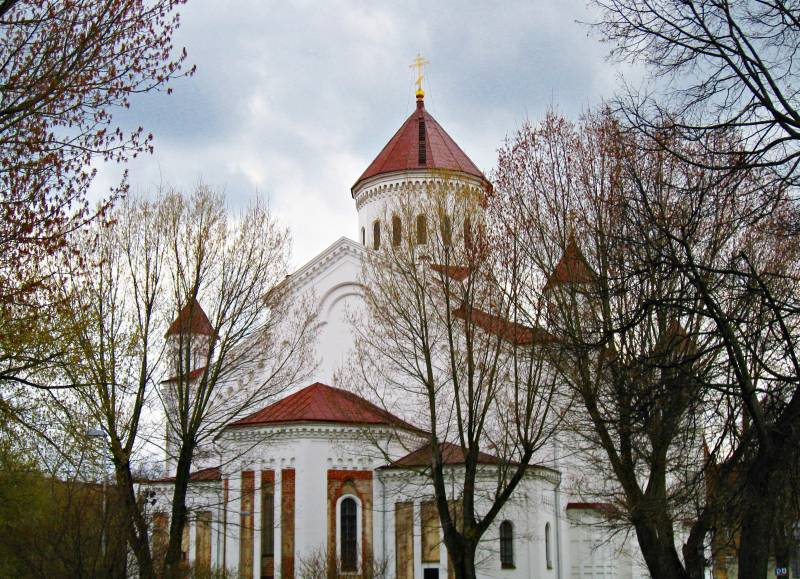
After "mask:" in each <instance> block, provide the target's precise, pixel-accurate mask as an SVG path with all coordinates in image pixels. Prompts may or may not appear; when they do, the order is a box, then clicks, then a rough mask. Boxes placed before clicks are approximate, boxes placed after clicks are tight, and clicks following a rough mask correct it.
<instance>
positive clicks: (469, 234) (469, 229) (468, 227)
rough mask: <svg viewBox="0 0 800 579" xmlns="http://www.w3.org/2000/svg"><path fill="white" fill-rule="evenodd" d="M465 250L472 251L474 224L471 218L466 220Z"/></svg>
mask: <svg viewBox="0 0 800 579" xmlns="http://www.w3.org/2000/svg"><path fill="white" fill-rule="evenodd" d="M464 248H465V249H472V223H471V222H470V220H469V216H467V217H465V218H464Z"/></svg>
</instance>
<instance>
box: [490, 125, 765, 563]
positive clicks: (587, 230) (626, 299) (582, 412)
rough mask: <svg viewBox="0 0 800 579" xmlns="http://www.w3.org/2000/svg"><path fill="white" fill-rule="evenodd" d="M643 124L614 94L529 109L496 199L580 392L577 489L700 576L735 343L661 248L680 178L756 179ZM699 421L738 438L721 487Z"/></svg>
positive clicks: (720, 228)
mask: <svg viewBox="0 0 800 579" xmlns="http://www.w3.org/2000/svg"><path fill="white" fill-rule="evenodd" d="M673 138H676V139H677V137H674V136H673ZM643 140H646V137H637V136H636V135H635V134H631V133H629V132H626V131H624V130H623V128H622V127H621V126H620V124H619V122H618V121H617V119H616V118H615V117H614V116H613V115H612V114H611V113H610V112H609V111H607V110H605V111H601V112H600V113H587V114H586V115H584V117H583V118H582V120H581V121H580V123H578V124H577V125H575V124H572V123H570V122H568V121H567V120H565V119H564V118H561V117H559V116H557V115H556V114H554V113H551V114H549V115H548V116H547V117H546V118H545V119H544V120H543V121H542V122H541V124H539V125H537V126H532V125H530V124H526V125H524V126H523V127H522V128H521V129H520V130H519V131H518V133H517V134H516V135H515V136H514V137H513V138H512V139H511V140H510V141H509V142H508V143H506V145H505V146H504V147H503V148H502V149H501V150H500V156H499V163H498V170H497V174H496V175H495V177H496V181H497V187H496V195H495V196H494V197H493V199H492V205H493V211H492V213H493V214H496V215H497V216H498V219H499V220H500V221H501V222H502V223H503V224H504V225H505V226H506V227H507V229H508V230H509V234H512V233H513V235H514V236H515V237H516V238H518V239H519V247H520V252H521V253H522V254H523V255H524V260H521V262H524V263H525V267H526V268H528V269H530V270H531V272H532V273H531V274H530V276H529V277H530V279H531V283H532V284H534V288H533V290H532V291H538V292H541V293H542V294H543V298H544V299H545V300H546V302H547V304H548V305H547V311H548V316H547V322H548V325H547V329H548V331H549V332H551V333H552V334H553V336H554V337H555V338H556V339H557V342H558V348H557V349H555V350H553V351H554V353H555V357H554V358H553V366H554V367H555V368H557V370H558V372H559V377H560V379H561V380H562V381H563V383H564V384H565V385H568V386H569V387H571V388H572V389H573V390H574V392H575V393H576V396H577V397H578V399H579V400H580V402H581V404H579V405H577V406H576V408H575V412H573V413H572V414H571V420H570V421H569V426H570V430H571V431H572V432H573V433H574V434H576V435H577V439H575V440H574V441H573V443H572V444H573V445H574V446H575V449H576V450H577V451H578V452H579V453H580V454H581V456H582V458H583V460H584V461H586V464H587V465H588V467H589V468H593V469H594V475H595V481H599V484H598V482H595V484H593V485H590V486H589V487H587V488H586V489H583V490H584V492H587V493H590V494H592V495H593V496H594V497H601V498H603V500H606V501H608V502H610V503H611V505H612V508H611V509H609V510H608V511H607V512H606V515H607V516H608V517H609V519H610V520H617V521H619V522H622V523H623V524H625V525H629V526H630V527H632V528H633V529H634V530H635V533H636V536H637V539H638V543H639V546H640V548H641V551H642V554H643V556H644V559H645V562H646V564H647V566H648V569H649V571H650V573H651V574H652V576H653V577H670V578H672V577H694V578H700V577H702V576H703V569H704V567H705V561H704V554H703V552H704V546H705V544H706V541H707V540H708V538H709V533H710V532H711V531H712V530H713V528H714V525H715V521H717V520H718V519H717V510H718V508H719V507H720V504H718V501H719V502H722V500H723V493H722V490H723V488H724V487H725V485H724V484H723V483H724V481H725V480H727V479H729V478H730V474H731V471H730V469H731V467H732V466H733V464H735V463H737V461H739V460H741V457H740V456H739V453H741V449H740V448H739V443H738V442H737V441H734V440H731V439H730V438H729V437H728V432H729V429H730V428H732V427H733V426H735V423H736V421H737V419H738V415H737V414H736V412H735V411H732V412H725V410H726V409H728V408H730V404H731V403H732V402H733V404H734V406H735V401H731V400H730V399H729V398H727V397H726V395H725V393H724V384H725V383H726V382H725V380H726V379H727V377H728V376H727V374H726V371H725V368H726V366H727V363H728V358H727V355H726V352H725V347H724V344H723V342H724V340H723V339H722V337H721V336H720V335H719V334H718V333H717V331H716V328H715V326H714V323H713V320H712V319H710V318H709V316H708V312H707V310H706V307H705V305H704V298H703V295H702V292H701V290H700V289H699V288H698V287H697V286H696V284H694V283H692V282H691V280H690V279H688V278H687V277H686V276H685V275H684V271H683V270H682V269H681V268H680V267H678V266H677V264H676V262H675V261H674V260H666V259H665V258H664V256H662V255H661V253H662V252H663V250H664V247H665V245H668V242H667V241H666V240H665V237H664V236H665V235H666V234H665V232H667V231H672V232H675V231H681V230H683V228H684V227H687V223H690V222H691V221H692V219H693V215H694V212H695V211H696V210H697V207H696V206H694V205H693V203H692V202H691V201H688V200H687V197H686V195H687V192H690V191H708V190H715V191H719V192H722V191H725V194H726V195H727V196H728V197H729V199H735V198H748V195H746V194H743V193H749V192H750V191H751V190H752V189H753V184H752V183H747V182H746V181H742V179H741V178H739V177H738V176H737V177H731V175H730V174H729V178H728V179H726V180H720V179H719V178H718V175H717V173H716V172H714V171H711V170H701V169H698V168H697V167H695V166H692V165H690V164H687V163H684V162H682V161H680V159H679V158H678V157H675V156H672V155H669V154H666V153H664V152H658V150H657V147H656V146H655V145H654V144H653V143H647V142H644V143H643V142H642V141H643ZM671 146H672V147H673V148H674V149H676V150H678V149H681V148H682V150H683V151H684V152H686V153H687V154H694V151H696V150H699V149H700V148H701V147H699V146H697V145H695V144H693V143H687V142H686V141H682V142H677V141H676V142H674V143H672V144H671ZM717 146H722V143H717ZM727 146H729V147H730V146H735V144H734V143H733V142H732V140H730V139H729V140H728V141H727ZM693 150H694V151H693ZM643 204H646V207H647V208H649V209H646V208H645V205H643ZM717 210H718V211H717V212H716V213H712V214H704V215H705V217H704V219H705V221H704V222H703V231H707V232H708V233H709V235H713V236H714V239H713V240H712V239H707V240H705V241H706V242H703V243H701V242H699V240H696V241H697V242H696V243H695V241H693V242H692V247H693V248H694V250H695V251H696V252H697V256H698V259H699V260H702V261H703V262H704V263H708V262H711V261H715V262H716V263H718V260H719V259H720V256H721V255H722V253H721V252H722V251H723V244H724V239H725V238H726V236H728V235H730V234H731V233H732V231H731V229H730V228H728V227H727V225H728V224H729V222H728V221H726V219H725V208H724V207H722V206H720V207H717ZM656 211H657V212H658V213H657V214H655V212H656ZM752 331H756V330H755V327H754V328H753V329H752ZM720 392H723V393H720ZM704 436H707V437H709V439H710V440H716V441H718V443H719V446H718V447H717V450H719V452H720V453H723V448H724V454H725V455H726V457H728V456H729V455H728V453H729V452H730V453H731V454H732V457H731V458H730V464H729V466H728V467H726V469H725V472H724V473H723V472H720V473H719V474H720V476H719V477H718V479H717V482H718V483H719V484H718V485H717V490H718V491H719V492H718V493H716V495H714V496H712V495H710V494H709V493H708V490H707V487H706V476H705V475H706V472H707V467H708V465H707V458H708V457H707V456H706V455H704V454H703V437H704ZM723 440H724V441H725V442H722V441H723ZM608 480H610V481H613V484H608V482H607V481H608ZM712 498H713V499H718V501H717V500H711V499H712ZM676 544H681V545H682V549H680V550H679V549H678V548H676Z"/></svg>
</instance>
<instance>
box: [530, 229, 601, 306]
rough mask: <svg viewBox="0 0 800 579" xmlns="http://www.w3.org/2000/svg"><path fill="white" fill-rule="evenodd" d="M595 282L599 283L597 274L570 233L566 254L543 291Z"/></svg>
mask: <svg viewBox="0 0 800 579" xmlns="http://www.w3.org/2000/svg"><path fill="white" fill-rule="evenodd" d="M595 281H597V274H596V273H594V271H593V270H592V268H591V266H590V265H589V263H588V262H587V261H586V258H585V257H584V256H583V253H582V252H581V250H580V248H579V247H578V244H577V242H576V241H575V234H574V233H573V232H572V231H570V233H569V237H568V239H567V245H566V247H565V248H564V253H563V254H562V255H561V259H559V260H558V263H556V266H555V267H554V268H553V271H552V273H551V274H550V275H549V276H548V278H547V283H545V284H544V288H543V289H544V291H545V292H546V291H549V290H552V289H554V288H556V287H558V286H564V285H573V284H574V285H590V284H593V283H594V282H595Z"/></svg>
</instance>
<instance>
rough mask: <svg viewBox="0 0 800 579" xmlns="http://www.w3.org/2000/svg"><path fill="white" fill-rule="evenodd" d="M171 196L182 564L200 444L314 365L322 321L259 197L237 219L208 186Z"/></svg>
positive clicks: (173, 397) (170, 394) (170, 420)
mask: <svg viewBox="0 0 800 579" xmlns="http://www.w3.org/2000/svg"><path fill="white" fill-rule="evenodd" d="M165 205H166V210H167V224H166V225H167V236H168V239H169V240H170V243H169V250H168V252H167V254H166V259H167V261H168V263H169V269H170V283H169V287H170V288H171V292H172V303H173V304H174V305H175V306H177V307H176V308H175V310H174V311H175V312H176V321H177V322H178V324H179V326H178V328H177V329H178V332H177V334H176V335H175V337H174V338H173V339H174V340H175V343H173V344H171V345H170V348H171V352H170V353H169V356H170V358H171V359H170V360H169V362H168V364H172V368H173V369H174V372H175V373H174V375H173V376H172V377H171V379H169V380H167V381H165V382H164V383H163V385H162V390H161V392H162V399H163V401H164V407H165V410H166V418H167V429H168V431H167V441H168V448H167V452H168V453H170V454H171V455H172V456H173V458H174V459H175V461H176V469H175V493H174V495H173V498H172V520H171V525H170V541H169V546H168V548H167V553H166V561H165V563H166V567H167V570H168V571H169V572H170V573H176V572H177V571H178V565H179V563H180V556H181V537H182V532H183V525H184V524H185V520H186V493H187V489H188V484H189V474H190V469H191V467H192V463H193V460H194V458H195V456H196V454H197V452H198V449H201V448H202V447H203V446H204V445H206V446H207V445H208V444H210V442H211V441H212V439H213V438H214V437H215V436H216V435H217V434H219V433H220V431H221V430H222V429H223V428H224V427H225V426H226V425H227V424H228V423H229V422H230V421H231V420H233V419H234V418H236V417H241V416H242V415H243V414H246V413H248V412H253V411H255V410H256V409H259V408H261V407H262V406H263V405H264V404H265V403H266V401H267V399H268V398H271V397H274V396H276V395H278V394H280V393H281V392H283V391H284V390H286V389H287V388H289V387H291V386H293V385H295V384H297V383H298V382H299V381H300V380H301V379H302V378H304V377H305V376H306V375H307V373H308V371H309V370H311V365H310V362H309V360H310V356H309V354H310V348H311V346H312V342H313V339H314V337H315V329H316V322H315V319H314V310H313V307H312V304H311V302H310V301H309V300H308V299H307V298H306V299H304V298H303V297H302V296H301V297H300V298H299V299H297V297H295V298H294V299H293V300H289V299H287V298H288V294H287V289H288V288H287V286H286V285H285V284H282V283H281V282H283V281H284V279H285V278H286V274H287V271H288V265H289V252H290V240H289V234H288V232H287V231H286V230H285V229H283V228H281V227H279V225H278V224H277V223H276V221H275V219H274V218H273V216H272V214H271V213H270V212H269V210H268V208H267V207H266V206H265V205H263V204H262V203H256V204H255V205H253V206H251V207H250V208H249V210H248V211H247V212H245V213H244V214H243V215H241V216H240V218H238V219H233V218H231V217H230V216H228V215H227V214H226V212H225V209H224V203H223V199H222V196H221V195H220V194H214V193H212V192H210V191H209V190H207V189H205V188H200V189H198V190H197V191H195V193H194V194H193V195H192V196H191V197H189V198H185V197H182V196H178V195H171V196H169V197H168V198H167V199H166V200H165ZM199 305H203V307H204V308H205V312H207V317H208V320H207V322H208V324H209V326H208V330H209V333H208V334H207V335H200V336H199V340H198V336H197V335H196V334H195V333H193V332H192V328H193V327H194V324H195V323H196V321H197V320H196V318H195V316H197V315H199ZM178 308H180V309H178ZM187 308H188V309H187ZM187 312H188V315H186V313H187ZM204 315H205V314H204Z"/></svg>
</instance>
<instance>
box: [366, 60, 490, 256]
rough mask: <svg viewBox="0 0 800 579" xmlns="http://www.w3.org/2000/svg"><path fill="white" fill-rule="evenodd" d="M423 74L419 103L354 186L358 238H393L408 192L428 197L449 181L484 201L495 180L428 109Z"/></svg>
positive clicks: (371, 242) (373, 242) (370, 242)
mask: <svg viewBox="0 0 800 579" xmlns="http://www.w3.org/2000/svg"><path fill="white" fill-rule="evenodd" d="M421 82H422V76H421V75H420V77H419V78H418V80H417V85H418V90H417V93H416V94H417V107H416V110H415V111H414V112H413V113H412V114H411V116H409V117H408V119H406V121H405V122H404V123H403V124H402V126H401V127H400V129H399V130H398V131H397V132H396V133H395V134H394V136H393V137H392V138H391V139H390V140H389V142H388V143H387V144H386V146H385V147H383V149H382V150H381V152H380V153H378V156H377V157H375V160H374V161H372V163H370V165H369V167H367V169H366V171H364V173H362V175H361V176H360V177H359V178H358V180H356V182H355V184H354V185H353V187H352V188H351V193H352V196H353V199H355V202H356V209H357V210H358V236H357V239H358V241H359V242H360V243H361V244H363V245H366V246H367V247H370V248H373V249H375V248H377V247H378V246H379V245H380V243H381V239H382V240H383V242H384V243H386V242H387V240H389V239H391V238H392V237H393V232H392V231H391V230H390V229H389V228H391V227H393V226H394V224H393V223H392V222H389V223H386V221H388V220H387V219H386V216H387V213H388V211H389V208H390V207H391V205H392V204H393V203H396V202H398V201H399V199H400V198H401V196H402V195H404V194H409V193H411V194H413V195H426V194H428V193H430V191H432V190H433V189H434V188H437V187H441V185H442V183H443V181H447V182H448V186H450V187H453V186H456V187H459V188H466V189H467V190H472V191H474V192H475V194H476V195H477V196H479V198H480V199H482V198H483V196H484V195H486V194H487V193H488V192H489V191H491V184H490V183H489V181H488V180H487V179H486V177H485V176H484V175H483V173H482V172H481V171H480V169H478V167H476V166H475V163H473V162H472V161H471V160H470V158H469V157H467V155H466V154H465V153H464V151H462V150H461V147H459V146H458V145H457V144H456V142H455V141H454V140H453V139H452V138H451V137H450V135H448V134H447V132H445V130H444V129H443V128H442V127H441V125H440V124H439V123H438V122H436V119H434V118H433V117H432V116H431V115H430V113H428V111H426V110H425V93H424V91H423V90H422V88H421Z"/></svg>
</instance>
